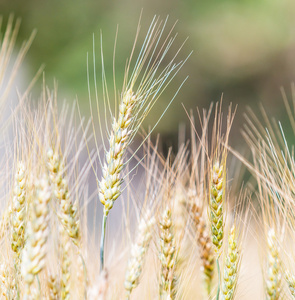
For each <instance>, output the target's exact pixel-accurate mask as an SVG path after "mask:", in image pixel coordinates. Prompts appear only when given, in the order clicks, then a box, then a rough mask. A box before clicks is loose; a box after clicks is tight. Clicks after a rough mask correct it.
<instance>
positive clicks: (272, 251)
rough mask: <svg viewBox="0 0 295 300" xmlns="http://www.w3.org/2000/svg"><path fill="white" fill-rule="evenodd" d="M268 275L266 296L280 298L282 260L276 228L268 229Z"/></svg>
mask: <svg viewBox="0 0 295 300" xmlns="http://www.w3.org/2000/svg"><path fill="white" fill-rule="evenodd" d="M267 245H268V253H267V264H268V266H267V276H266V297H267V299H268V300H278V299H279V297H280V291H281V279H282V275H281V270H280V269H281V262H280V258H279V248H278V242H277V240H276V236H275V231H274V229H270V230H269V231H268V237H267Z"/></svg>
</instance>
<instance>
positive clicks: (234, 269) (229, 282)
mask: <svg viewBox="0 0 295 300" xmlns="http://www.w3.org/2000/svg"><path fill="white" fill-rule="evenodd" d="M237 243H238V241H237V237H236V228H235V225H233V226H232V227H231V230H230V235H229V237H228V248H227V255H226V257H225V261H224V269H223V278H222V285H221V299H223V300H232V299H233V298H234V295H235V292H236V286H237V280H238V271H239V264H240V257H239V252H238V246H237Z"/></svg>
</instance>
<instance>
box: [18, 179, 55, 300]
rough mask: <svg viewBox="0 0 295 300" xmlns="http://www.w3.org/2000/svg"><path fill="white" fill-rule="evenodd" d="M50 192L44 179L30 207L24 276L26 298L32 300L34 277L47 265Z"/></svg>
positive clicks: (24, 251) (36, 188) (38, 183)
mask: <svg viewBox="0 0 295 300" xmlns="http://www.w3.org/2000/svg"><path fill="white" fill-rule="evenodd" d="M49 200H50V191H49V185H48V180H47V179H46V177H44V178H43V179H41V180H38V181H37V182H36V184H35V195H34V199H33V203H32V204H31V206H30V211H31V215H30V221H29V222H28V226H27V236H28V238H27V241H26V244H25V248H24V250H23V258H22V276H23V279H24V281H25V284H26V287H25V296H24V298H23V299H30V296H31V292H32V291H31V285H32V283H33V281H34V277H35V276H36V275H37V274H38V273H39V272H40V271H41V270H42V269H43V267H44V265H45V255H46V241H47V238H48V234H49V222H48V221H49V209H48V202H49Z"/></svg>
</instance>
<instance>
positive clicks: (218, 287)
mask: <svg viewBox="0 0 295 300" xmlns="http://www.w3.org/2000/svg"><path fill="white" fill-rule="evenodd" d="M216 264H217V272H218V286H217V295H216V300H219V293H220V268H219V261H218V258H217V259H216Z"/></svg>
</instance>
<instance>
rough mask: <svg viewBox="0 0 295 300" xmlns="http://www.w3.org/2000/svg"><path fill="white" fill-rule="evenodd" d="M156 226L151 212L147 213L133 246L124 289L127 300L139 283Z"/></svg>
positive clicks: (140, 224)
mask: <svg viewBox="0 0 295 300" xmlns="http://www.w3.org/2000/svg"><path fill="white" fill-rule="evenodd" d="M154 224H155V218H154V217H150V212H147V214H146V216H145V218H143V219H142V220H141V222H140V223H139V229H138V235H137V239H136V243H134V244H133V245H132V246H131V257H130V259H129V261H128V266H127V270H126V276H125V283H124V287H125V290H126V298H127V299H129V297H130V294H131V292H132V290H133V289H134V288H136V287H137V285H138V283H139V277H140V275H141V272H142V267H143V263H144V257H145V254H146V252H147V250H148V247H149V243H150V240H151V238H152V235H151V231H152V227H153V226H154Z"/></svg>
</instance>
